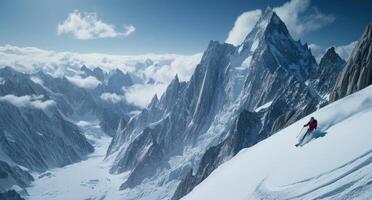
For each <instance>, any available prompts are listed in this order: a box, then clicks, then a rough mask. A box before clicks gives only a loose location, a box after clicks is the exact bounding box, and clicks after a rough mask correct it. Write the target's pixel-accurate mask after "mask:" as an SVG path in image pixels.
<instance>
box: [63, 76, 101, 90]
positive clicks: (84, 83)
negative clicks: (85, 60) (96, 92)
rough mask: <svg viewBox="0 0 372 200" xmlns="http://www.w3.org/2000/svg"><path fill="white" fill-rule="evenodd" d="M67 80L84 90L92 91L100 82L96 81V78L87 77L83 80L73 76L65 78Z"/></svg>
mask: <svg viewBox="0 0 372 200" xmlns="http://www.w3.org/2000/svg"><path fill="white" fill-rule="evenodd" d="M66 78H67V80H68V81H70V82H71V83H72V84H74V85H76V86H78V87H81V88H85V89H94V88H96V87H97V86H98V85H99V84H100V83H101V81H99V80H97V79H96V77H93V76H88V77H86V78H83V77H81V76H79V75H75V76H66Z"/></svg>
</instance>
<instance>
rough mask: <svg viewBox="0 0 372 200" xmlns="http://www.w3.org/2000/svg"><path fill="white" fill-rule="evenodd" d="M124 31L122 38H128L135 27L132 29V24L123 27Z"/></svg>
mask: <svg viewBox="0 0 372 200" xmlns="http://www.w3.org/2000/svg"><path fill="white" fill-rule="evenodd" d="M124 29H125V30H124V32H123V35H124V36H129V35H130V34H132V33H134V31H136V27H134V26H133V25H132V24H129V25H124Z"/></svg>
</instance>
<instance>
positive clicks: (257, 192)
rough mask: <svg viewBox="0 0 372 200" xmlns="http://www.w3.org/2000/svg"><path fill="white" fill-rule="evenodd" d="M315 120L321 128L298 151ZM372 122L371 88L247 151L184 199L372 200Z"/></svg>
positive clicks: (223, 166)
mask: <svg viewBox="0 0 372 200" xmlns="http://www.w3.org/2000/svg"><path fill="white" fill-rule="evenodd" d="M310 116H314V117H315V118H316V119H318V123H319V128H318V130H316V132H315V133H314V134H312V135H311V137H308V138H307V140H308V143H307V144H305V145H304V146H303V147H297V148H296V147H295V146H294V144H295V143H296V142H297V139H296V136H297V134H298V133H299V132H300V130H301V128H302V125H303V124H305V123H306V122H307V120H309V118H310ZM371 120H372V86H369V87H368V88H366V89H363V90H361V91H359V92H357V93H354V94H352V95H350V96H348V97H345V98H343V99H341V100H339V101H337V102H334V103H332V104H330V105H328V106H326V107H324V108H322V109H320V110H318V111H316V112H314V113H312V114H310V115H309V116H306V117H304V118H303V119H302V120H299V121H298V122H296V123H295V124H293V125H291V126H289V127H288V128H286V129H284V130H282V131H280V132H278V133H277V134H275V135H274V136H272V137H270V138H269V139H266V140H264V141H262V142H260V143H258V144H257V145H255V146H253V147H251V148H248V149H243V150H242V151H240V153H239V154H238V155H236V156H235V157H234V158H233V159H231V160H230V161H228V162H226V163H224V164H223V165H221V166H220V167H219V168H217V169H216V170H215V171H214V172H213V173H212V174H211V175H210V176H209V177H208V178H207V179H206V180H204V181H203V182H202V183H201V184H200V185H198V186H197V187H196V188H195V189H194V190H193V191H192V192H191V193H190V194H189V195H187V196H186V197H185V198H183V199H185V200H198V199H200V200H202V199H215V200H219V199H221V200H223V199H234V200H240V199H241V200H243V199H244V200H245V199H317V198H324V199H368V197H371V195H372V193H371V191H372V190H371V189H372V185H371V181H372V173H371V172H372V162H371V160H372V134H371V132H372V127H371V126H370V125H369V123H370V121H371Z"/></svg>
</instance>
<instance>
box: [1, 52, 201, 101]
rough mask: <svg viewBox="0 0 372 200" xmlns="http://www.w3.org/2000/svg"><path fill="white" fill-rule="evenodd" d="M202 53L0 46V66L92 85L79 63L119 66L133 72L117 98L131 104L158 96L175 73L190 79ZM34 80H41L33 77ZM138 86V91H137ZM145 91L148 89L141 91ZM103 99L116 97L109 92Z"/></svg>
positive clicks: (94, 82)
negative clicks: (131, 83)
mask: <svg viewBox="0 0 372 200" xmlns="http://www.w3.org/2000/svg"><path fill="white" fill-rule="evenodd" d="M201 56H202V54H201V53H198V54H194V55H177V54H144V55H135V56H127V55H111V54H98V53H84V54H83V53H75V52H55V51H48V50H43V49H39V48H35V47H17V46H12V45H4V46H0V67H4V66H11V67H13V68H14V69H16V70H17V71H21V72H25V73H35V72H37V71H40V70H41V71H43V72H45V73H48V74H50V75H52V76H54V77H62V76H65V77H66V78H68V80H69V81H70V82H72V83H73V84H75V85H77V86H79V87H82V88H88V89H89V88H95V87H96V86H97V85H98V84H99V83H100V82H99V81H98V80H97V79H96V78H94V77H91V78H89V77H87V78H83V77H81V76H80V73H81V72H80V67H81V66H83V65H86V66H87V67H89V68H94V67H100V68H101V69H102V70H104V71H105V72H109V71H111V70H114V69H120V70H122V71H123V72H129V73H130V74H132V75H134V76H135V77H134V78H135V83H136V85H135V86H133V87H131V88H130V89H127V94H126V95H123V97H121V96H120V95H119V97H120V98H122V99H125V100H126V101H127V102H130V103H132V104H134V105H139V106H141V107H144V106H146V104H147V103H149V102H150V101H151V99H152V97H153V96H154V95H155V94H157V95H158V96H161V95H162V93H163V92H164V90H165V88H166V86H167V85H168V84H169V82H170V81H171V80H172V79H173V78H174V77H175V75H176V74H178V77H179V79H180V80H182V81H186V80H189V78H190V76H191V75H192V73H193V72H194V69H195V67H196V65H197V64H198V63H199V62H200V59H201ZM33 81H34V82H37V83H38V84H42V82H40V81H39V80H37V79H36V78H33ZM136 90H138V92H136ZM144 91H147V92H148V93H146V94H145V95H143V93H144ZM101 98H103V99H104V100H108V101H117V100H118V98H117V97H114V96H113V95H111V96H109V95H108V94H106V95H104V96H102V97H101Z"/></svg>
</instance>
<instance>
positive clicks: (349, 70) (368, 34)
mask: <svg viewBox="0 0 372 200" xmlns="http://www.w3.org/2000/svg"><path fill="white" fill-rule="evenodd" d="M371 84H372V24H369V25H368V26H367V28H366V29H365V31H364V33H363V35H362V37H361V38H360V40H359V42H358V44H357V45H356V46H355V47H354V49H353V52H352V54H351V56H350V58H349V60H348V62H347V64H346V66H345V68H344V69H343V70H342V72H341V74H340V75H339V76H338V78H337V82H336V84H335V88H334V89H333V91H332V93H331V95H330V101H336V100H338V99H340V98H342V97H344V96H347V95H349V94H352V93H354V92H356V91H358V90H361V89H363V88H365V87H367V86H369V85H371Z"/></svg>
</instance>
